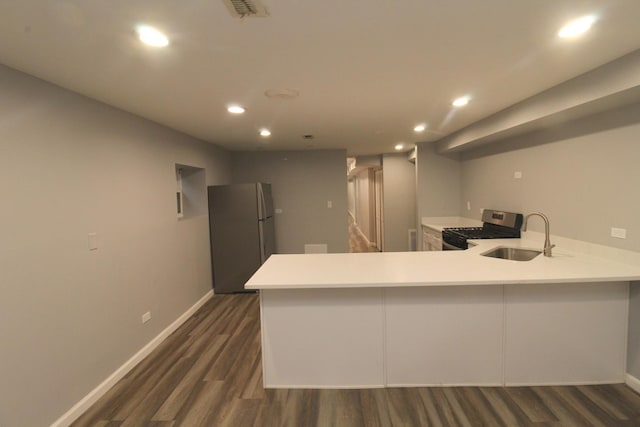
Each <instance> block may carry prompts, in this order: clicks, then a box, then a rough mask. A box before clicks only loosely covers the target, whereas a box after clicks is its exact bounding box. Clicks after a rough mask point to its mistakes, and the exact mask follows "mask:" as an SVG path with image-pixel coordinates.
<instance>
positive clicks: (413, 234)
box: [408, 228, 418, 251]
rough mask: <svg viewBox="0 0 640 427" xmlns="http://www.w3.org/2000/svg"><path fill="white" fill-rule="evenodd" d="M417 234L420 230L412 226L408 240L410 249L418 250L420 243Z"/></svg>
mask: <svg viewBox="0 0 640 427" xmlns="http://www.w3.org/2000/svg"><path fill="white" fill-rule="evenodd" d="M417 234H418V231H417V230H416V229H415V228H410V229H409V236H408V238H409V241H408V243H409V250H410V251H416V250H417V245H418V242H417Z"/></svg>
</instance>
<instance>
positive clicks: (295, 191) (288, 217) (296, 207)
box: [232, 150, 349, 253]
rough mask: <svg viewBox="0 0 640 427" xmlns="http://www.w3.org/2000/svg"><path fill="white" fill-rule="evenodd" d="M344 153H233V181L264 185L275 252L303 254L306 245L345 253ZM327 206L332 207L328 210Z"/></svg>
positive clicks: (324, 151)
mask: <svg viewBox="0 0 640 427" xmlns="http://www.w3.org/2000/svg"><path fill="white" fill-rule="evenodd" d="M346 154H347V153H346V151H344V150H315V151H269V152H262V151H260V152H258V151H253V152H235V153H233V156H232V159H233V160H232V162H233V181H234V182H236V183H243V182H258V181H260V182H268V183H271V184H272V185H273V187H272V191H273V202H274V205H275V208H276V209H281V210H282V213H276V215H275V232H276V252H277V253H304V245H305V244H307V243H311V244H322V243H326V244H327V245H328V252H333V253H335V252H349V244H348V235H347V226H348V225H347V186H346V183H347V174H346V173H347V170H346ZM329 201H331V203H332V207H331V208H329V207H328V202H329Z"/></svg>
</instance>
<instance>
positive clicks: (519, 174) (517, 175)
mask: <svg viewBox="0 0 640 427" xmlns="http://www.w3.org/2000/svg"><path fill="white" fill-rule="evenodd" d="M513 177H514V178H515V179H520V178H522V172H520V171H515V172H514V173H513Z"/></svg>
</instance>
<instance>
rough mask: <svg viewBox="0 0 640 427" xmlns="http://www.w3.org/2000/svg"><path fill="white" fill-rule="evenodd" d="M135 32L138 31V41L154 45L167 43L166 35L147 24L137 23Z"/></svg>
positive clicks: (165, 44) (158, 45) (159, 45)
mask: <svg viewBox="0 0 640 427" xmlns="http://www.w3.org/2000/svg"><path fill="white" fill-rule="evenodd" d="M136 32H137V33H138V38H139V39H140V41H142V42H143V43H145V44H148V45H151V46H156V47H164V46H167V45H168V44H169V39H168V38H167V36H165V35H164V34H162V33H161V32H160V31H158V30H156V29H155V28H153V27H150V26H148V25H138V26H137V27H136Z"/></svg>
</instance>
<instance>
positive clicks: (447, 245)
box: [442, 240, 464, 251]
mask: <svg viewBox="0 0 640 427" xmlns="http://www.w3.org/2000/svg"><path fill="white" fill-rule="evenodd" d="M442 250H443V251H463V250H464V248H459V247H457V246H456V245H452V244H451V243H448V242H445V241H444V240H443V241H442Z"/></svg>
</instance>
